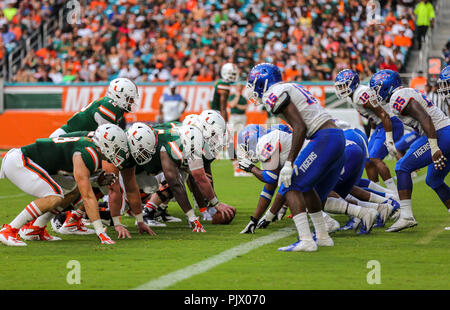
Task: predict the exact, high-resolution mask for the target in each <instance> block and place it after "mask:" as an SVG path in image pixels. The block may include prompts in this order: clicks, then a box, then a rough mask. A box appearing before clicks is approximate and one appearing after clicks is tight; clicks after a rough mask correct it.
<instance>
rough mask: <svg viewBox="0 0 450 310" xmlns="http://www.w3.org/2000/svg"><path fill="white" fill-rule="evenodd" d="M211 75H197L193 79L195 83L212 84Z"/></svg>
mask: <svg viewBox="0 0 450 310" xmlns="http://www.w3.org/2000/svg"><path fill="white" fill-rule="evenodd" d="M212 80H213V78H212V75H209V74H208V75H198V76H197V78H196V79H195V81H196V82H212Z"/></svg>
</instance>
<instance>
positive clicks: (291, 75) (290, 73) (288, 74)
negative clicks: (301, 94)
mask: <svg viewBox="0 0 450 310" xmlns="http://www.w3.org/2000/svg"><path fill="white" fill-rule="evenodd" d="M297 75H298V70H297V69H295V68H294V69H293V68H287V69H286V71H285V73H284V77H285V79H286V81H294V80H295V77H296V76H297Z"/></svg>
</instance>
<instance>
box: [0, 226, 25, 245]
mask: <svg viewBox="0 0 450 310" xmlns="http://www.w3.org/2000/svg"><path fill="white" fill-rule="evenodd" d="M0 242H1V243H3V244H4V245H7V246H26V245H27V244H26V243H25V242H23V241H20V237H19V229H18V228H12V227H11V226H9V225H7V224H4V225H3V227H2V229H0Z"/></svg>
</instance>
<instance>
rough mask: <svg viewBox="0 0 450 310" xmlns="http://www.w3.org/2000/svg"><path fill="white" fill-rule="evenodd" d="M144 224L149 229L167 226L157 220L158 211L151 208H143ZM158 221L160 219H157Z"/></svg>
mask: <svg viewBox="0 0 450 310" xmlns="http://www.w3.org/2000/svg"><path fill="white" fill-rule="evenodd" d="M143 213H144V223H145V224H147V225H148V226H150V227H166V226H167V225H166V224H164V223H162V222H161V221H159V220H157V216H158V214H159V212H158V211H156V210H155V209H152V208H144V212H143ZM159 219H160V218H159Z"/></svg>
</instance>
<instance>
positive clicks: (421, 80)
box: [409, 71, 427, 90]
mask: <svg viewBox="0 0 450 310" xmlns="http://www.w3.org/2000/svg"><path fill="white" fill-rule="evenodd" d="M426 84H427V78H426V77H425V76H424V75H423V71H419V72H418V75H417V76H415V77H413V78H412V79H411V81H410V82H409V87H411V88H415V89H418V90H425V85H426Z"/></svg>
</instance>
